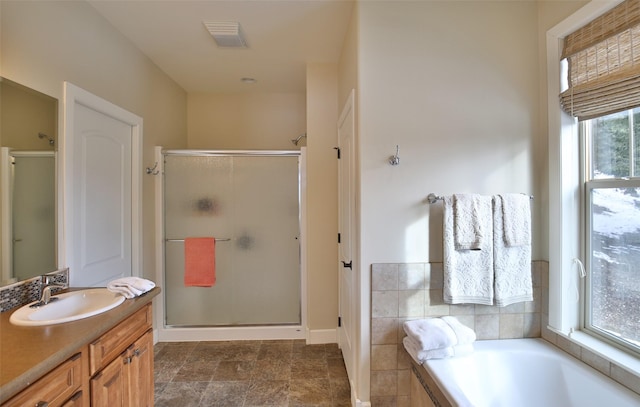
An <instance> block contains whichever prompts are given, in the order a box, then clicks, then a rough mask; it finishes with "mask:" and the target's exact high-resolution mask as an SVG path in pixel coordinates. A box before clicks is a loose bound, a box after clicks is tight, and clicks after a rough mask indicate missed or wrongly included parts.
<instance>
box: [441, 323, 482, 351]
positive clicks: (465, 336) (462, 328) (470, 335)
mask: <svg viewBox="0 0 640 407" xmlns="http://www.w3.org/2000/svg"><path fill="white" fill-rule="evenodd" d="M440 318H441V319H442V320H443V321H444V322H446V323H447V324H449V326H450V327H451V329H453V332H454V333H455V334H456V339H457V340H458V343H457V344H456V345H457V346H460V345H468V344H470V343H473V342H475V340H476V333H475V332H474V331H473V329H471V328H469V327H468V326H466V325H464V324H463V323H462V322H460V321H459V320H458V318H456V317H452V316H450V315H447V316H444V317H440Z"/></svg>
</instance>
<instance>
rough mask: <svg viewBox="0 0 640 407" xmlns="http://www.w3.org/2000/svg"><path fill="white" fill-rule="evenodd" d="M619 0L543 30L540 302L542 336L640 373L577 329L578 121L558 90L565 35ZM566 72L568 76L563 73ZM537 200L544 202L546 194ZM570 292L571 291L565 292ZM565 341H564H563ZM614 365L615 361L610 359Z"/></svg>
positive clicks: (634, 362)
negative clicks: (544, 177) (543, 276)
mask: <svg viewBox="0 0 640 407" xmlns="http://www.w3.org/2000/svg"><path fill="white" fill-rule="evenodd" d="M619 3H620V0H606V1H599V0H594V1H591V2H589V3H587V4H586V5H585V6H583V7H582V8H580V9H579V10H577V11H576V12H574V13H573V14H572V15H570V16H569V17H567V18H566V19H564V20H563V21H561V22H560V23H558V24H557V25H556V26H554V27H552V28H551V29H549V30H548V31H547V33H546V63H547V77H546V84H547V88H546V97H547V124H548V127H547V130H548V160H549V161H548V164H549V167H548V170H549V172H548V197H547V202H548V206H547V207H546V208H545V209H546V210H547V211H548V212H547V215H548V223H547V224H546V227H547V233H546V234H547V236H548V237H549V246H548V260H549V272H548V278H549V279H548V308H546V309H544V308H543V313H542V315H541V317H542V327H543V329H542V337H543V338H545V339H547V340H548V341H550V342H551V343H554V344H560V343H563V344H566V346H567V347H568V346H570V345H569V344H572V345H571V347H572V346H578V347H581V348H585V349H589V350H590V351H592V352H595V353H596V354H598V355H600V356H602V357H604V358H606V359H607V360H608V361H609V362H612V363H615V365H617V366H620V367H623V368H624V369H625V370H626V371H628V372H629V373H631V374H632V375H634V376H635V377H640V358H639V357H637V356H635V355H630V354H629V353H626V352H623V351H621V350H620V349H618V348H617V347H614V346H611V345H610V344H609V343H608V342H607V341H605V340H603V339H601V338H600V337H598V336H594V335H591V334H588V333H584V332H583V331H581V327H580V325H581V309H580V307H579V303H580V301H578V302H576V301H575V287H576V279H577V278H579V277H577V276H578V275H579V274H578V273H579V270H578V266H577V265H576V263H575V261H574V259H575V258H576V257H578V258H582V257H579V256H581V254H582V253H581V251H582V250H584V248H581V247H579V245H578V244H577V241H578V239H577V237H578V233H579V231H580V228H581V227H582V225H581V223H580V222H581V221H580V219H581V213H580V211H581V209H580V205H579V202H578V198H579V196H580V193H581V192H582V191H581V188H580V180H579V161H578V160H579V157H580V152H579V140H578V139H579V137H578V127H577V125H578V121H577V119H575V118H573V117H571V116H569V115H568V114H566V113H564V112H563V111H562V108H561V106H560V99H559V97H558V94H559V93H560V91H562V90H563V89H565V88H566V87H563V85H566V84H563V83H562V79H561V78H562V77H563V76H562V75H561V69H562V68H561V55H562V44H563V38H564V37H566V36H567V35H568V34H570V33H571V32H573V31H575V30H576V29H578V28H580V27H582V26H583V25H585V24H586V23H588V22H590V21H592V20H593V19H594V18H596V17H598V16H600V15H602V14H603V13H605V12H607V11H608V10H610V9H611V8H613V7H615V6H616V5H617V4H619ZM565 77H566V76H565ZM541 198H542V199H541V200H540V201H539V202H544V197H541ZM569 293H572V294H571V295H569ZM564 346H565V345H563V347H564ZM612 366H613V365H612Z"/></svg>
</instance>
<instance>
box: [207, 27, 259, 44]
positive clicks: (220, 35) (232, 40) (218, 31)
mask: <svg viewBox="0 0 640 407" xmlns="http://www.w3.org/2000/svg"><path fill="white" fill-rule="evenodd" d="M204 26H205V27H206V28H207V31H209V33H211V35H212V36H213V39H215V40H216V43H217V44H218V46H219V47H224V48H247V47H248V45H247V40H245V38H244V37H243V35H242V30H241V28H240V23H236V22H233V21H218V22H206V21H205V22H204Z"/></svg>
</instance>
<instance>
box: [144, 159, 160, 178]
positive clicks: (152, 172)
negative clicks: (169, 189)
mask: <svg viewBox="0 0 640 407" xmlns="http://www.w3.org/2000/svg"><path fill="white" fill-rule="evenodd" d="M157 168H158V162H157V161H156V163H155V164H154V165H153V167H147V174H149V175H158V174H160V170H158V169H157Z"/></svg>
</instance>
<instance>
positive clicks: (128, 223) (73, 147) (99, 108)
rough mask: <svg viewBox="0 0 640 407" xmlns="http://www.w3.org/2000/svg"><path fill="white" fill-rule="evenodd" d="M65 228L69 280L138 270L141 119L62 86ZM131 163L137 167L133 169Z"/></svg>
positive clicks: (102, 281)
mask: <svg viewBox="0 0 640 407" xmlns="http://www.w3.org/2000/svg"><path fill="white" fill-rule="evenodd" d="M65 109H66V111H65V160H64V161H65V188H64V189H65V232H66V236H65V238H66V245H65V246H66V249H67V251H66V262H67V264H68V266H69V271H70V276H71V285H72V286H76V287H101V286H102V287H103V286H105V285H106V284H107V283H108V282H109V281H111V280H113V279H115V278H119V277H126V276H132V275H133V276H138V275H140V273H141V261H140V236H141V222H140V219H141V216H140V183H141V182H140V181H141V179H140V178H141V176H140V174H141V165H140V146H141V137H142V136H141V129H142V119H141V118H139V117H138V116H135V115H133V114H132V113H129V112H127V111H125V110H123V109H121V108H119V107H118V106H115V105H113V104H111V103H109V102H107V101H105V100H103V99H100V98H99V97H97V96H95V95H92V94H90V93H88V92H86V91H84V90H82V89H80V88H77V87H75V86H73V85H71V84H66V88H65ZM134 168H137V169H138V171H133V169H134Z"/></svg>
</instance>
